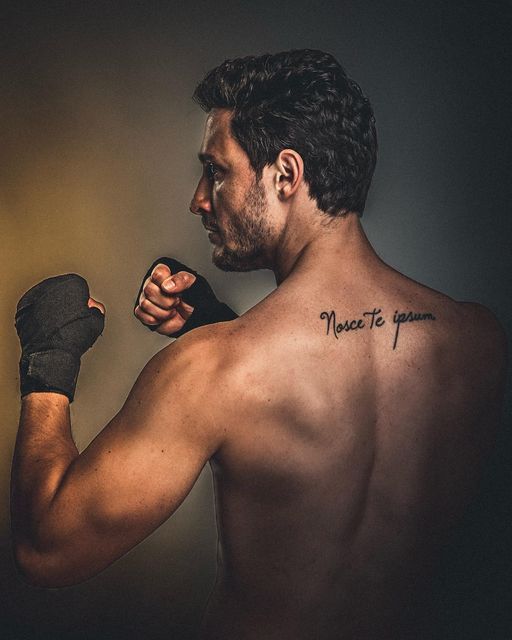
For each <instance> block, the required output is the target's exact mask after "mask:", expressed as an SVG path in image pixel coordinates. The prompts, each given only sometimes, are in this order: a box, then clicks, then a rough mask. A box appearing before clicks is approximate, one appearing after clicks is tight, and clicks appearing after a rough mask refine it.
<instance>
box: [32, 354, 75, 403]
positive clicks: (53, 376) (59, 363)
mask: <svg viewBox="0 0 512 640" xmlns="http://www.w3.org/2000/svg"><path fill="white" fill-rule="evenodd" d="M79 371H80V358H79V357H77V356H76V355H73V354H72V353H70V352H69V351H64V350H62V349H49V350H47V351H37V352H35V353H29V354H23V355H22V357H21V360H20V391H21V396H22V397H23V396H26V395H27V394H29V393H32V392H33V391H53V392H56V393H62V394H64V395H65V396H67V397H68V399H69V401H70V402H73V398H74V395H75V388H76V382H77V379H78V373H79Z"/></svg>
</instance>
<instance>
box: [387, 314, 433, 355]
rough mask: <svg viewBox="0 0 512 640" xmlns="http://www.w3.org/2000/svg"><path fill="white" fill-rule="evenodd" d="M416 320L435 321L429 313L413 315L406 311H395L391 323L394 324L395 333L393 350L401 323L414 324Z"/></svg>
mask: <svg viewBox="0 0 512 640" xmlns="http://www.w3.org/2000/svg"><path fill="white" fill-rule="evenodd" d="M417 320H435V317H434V316H433V315H432V314H431V313H413V312H412V311H408V312H407V313H398V311H395V315H394V316H393V322H394V323H395V324H396V332H395V341H394V342H393V349H395V348H396V343H397V341H398V332H399V331H400V325H401V324H402V323H403V322H416V321H417Z"/></svg>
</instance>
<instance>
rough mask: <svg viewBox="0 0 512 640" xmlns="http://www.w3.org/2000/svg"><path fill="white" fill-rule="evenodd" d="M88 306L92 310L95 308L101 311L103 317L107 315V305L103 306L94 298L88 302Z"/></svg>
mask: <svg viewBox="0 0 512 640" xmlns="http://www.w3.org/2000/svg"><path fill="white" fill-rule="evenodd" d="M87 306H88V307H89V308H90V309H91V308H93V307H95V308H96V309H99V310H100V311H101V313H102V314H103V315H105V305H104V304H102V303H101V302H98V300H95V299H94V298H89V300H87Z"/></svg>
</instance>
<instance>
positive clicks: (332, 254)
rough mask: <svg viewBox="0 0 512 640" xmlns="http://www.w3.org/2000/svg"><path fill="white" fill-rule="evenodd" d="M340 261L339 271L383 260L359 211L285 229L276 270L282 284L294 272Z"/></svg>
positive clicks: (350, 270) (276, 275)
mask: <svg viewBox="0 0 512 640" xmlns="http://www.w3.org/2000/svg"><path fill="white" fill-rule="evenodd" d="M333 260H335V261H336V270H337V272H338V273H339V274H341V273H345V274H346V276H347V277H350V275H351V273H357V271H358V269H359V268H360V266H361V263H364V264H365V266H366V267H368V266H369V264H370V263H376V262H379V263H381V264H382V262H381V260H380V258H379V257H378V256H377V254H376V253H375V250H374V249H373V247H372V246H371V244H370V242H369V240H368V238H367V237H366V234H365V232H364V230H363V227H362V226H361V223H360V221H359V216H358V215H357V214H356V213H348V214H346V215H344V216H340V217H339V218H333V219H332V220H329V219H328V218H323V217H322V218H318V220H315V222H314V223H312V222H311V219H310V220H309V221H308V224H307V226H304V228H303V229H300V228H299V229H297V228H295V229H289V228H287V229H285V230H284V232H283V234H282V236H281V238H280V241H279V245H278V247H277V250H276V252H275V260H274V267H273V269H272V270H273V272H274V276H275V279H276V285H277V286H279V285H280V284H281V283H282V282H284V280H286V279H287V278H289V277H290V276H291V275H297V274H298V273H299V272H302V271H303V270H305V271H311V270H312V269H314V268H317V267H318V268H322V265H326V266H327V265H329V264H330V263H332V261H333Z"/></svg>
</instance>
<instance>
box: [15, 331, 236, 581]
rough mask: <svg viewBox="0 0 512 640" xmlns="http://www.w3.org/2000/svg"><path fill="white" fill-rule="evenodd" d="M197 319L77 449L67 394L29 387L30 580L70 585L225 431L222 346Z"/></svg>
mask: <svg viewBox="0 0 512 640" xmlns="http://www.w3.org/2000/svg"><path fill="white" fill-rule="evenodd" d="M219 333H220V334H222V333H224V332H223V330H222V328H221V329H220V330H219V327H218V325H217V326H209V327H203V328H201V329H198V330H196V331H194V332H193V333H191V334H189V335H187V336H184V337H182V338H180V340H177V341H175V342H173V343H172V344H171V345H169V346H168V347H166V348H165V349H163V350H162V351H160V352H159V353H158V354H157V355H156V356H154V357H153V358H152V359H151V360H150V361H149V363H148V364H147V365H146V367H145V368H144V369H143V371H142V373H141V374H140V376H139V378H138V379H137V381H136V383H135V385H134V387H133V389H132V390H131V392H130V394H129V396H128V399H127V400H126V402H125V404H124V406H123V408H122V409H121V411H120V412H119V413H118V414H117V415H116V416H115V417H114V418H113V419H112V420H111V421H110V423H109V424H108V425H107V426H106V427H105V428H104V429H103V430H102V431H101V432H100V433H99V434H98V435H97V436H96V438H95V439H94V440H93V441H92V442H91V444H90V445H89V446H88V447H87V448H86V449H85V450H84V451H83V452H82V453H81V454H80V455H79V454H78V451H77V449H76V447H75V445H74V443H73V440H72V437H71V425H70V415H69V401H68V399H67V398H66V396H64V395H61V394H56V393H30V394H29V395H27V396H26V397H25V398H24V399H23V401H22V413H21V420H20V427H19V432H18V437H17V440H16V447H15V453H14V460H13V468H12V485H11V486H12V497H11V511H12V529H13V542H14V553H15V558H16V562H17V564H18V567H19V568H20V570H21V572H22V574H23V575H24V576H25V579H26V580H27V581H29V582H30V583H32V584H35V585H39V586H47V587H56V586H65V585H69V584H75V583H78V582H81V581H83V580H86V579H87V578H89V577H91V576H93V575H96V574H97V573H99V572H100V571H102V570H103V569H104V568H106V567H107V566H108V565H110V564H111V563H112V562H113V561H114V560H116V559H117V558H119V557H120V556H122V555H123V554H125V553H126V552H127V551H128V550H129V549H131V548H132V547H134V546H135V545H136V544H138V543H139V542H141V541H142V540H144V538H146V537H147V536H148V535H149V534H150V533H151V532H152V531H154V530H155V529H156V528H157V527H158V526H159V525H160V524H162V523H163V522H164V521H165V520H166V519H167V518H168V517H169V516H170V515H172V513H174V511H175V510H176V509H177V508H178V506H179V505H180V504H181V502H182V501H183V500H184V498H185V497H186V496H187V494H188V493H189V491H190V490H191V488H192V486H193V485H194V483H195V481H196V479H197V477H198V476H199V474H200V472H201V470H202V468H203V466H204V465H205V463H206V462H207V460H208V459H209V458H210V457H211V456H212V455H213V454H214V453H215V451H217V450H218V449H219V447H220V446H221V444H222V442H223V438H224V428H223V424H224V422H223V420H222V413H221V412H222V404H223V403H222V394H223V393H226V391H225V385H224V384H223V383H222V380H221V376H222V375H223V361H222V357H221V355H220V354H221V353H222V345H220V344H219V340H220V338H219V336H218V334H219Z"/></svg>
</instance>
